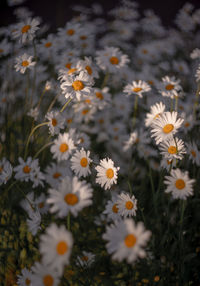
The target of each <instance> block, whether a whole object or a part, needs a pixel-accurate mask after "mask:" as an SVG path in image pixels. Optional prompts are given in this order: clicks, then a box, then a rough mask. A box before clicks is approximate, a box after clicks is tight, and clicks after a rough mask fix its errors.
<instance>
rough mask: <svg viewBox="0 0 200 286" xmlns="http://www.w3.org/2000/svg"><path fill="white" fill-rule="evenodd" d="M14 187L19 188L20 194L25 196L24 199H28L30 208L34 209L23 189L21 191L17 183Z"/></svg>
mask: <svg viewBox="0 0 200 286" xmlns="http://www.w3.org/2000/svg"><path fill="white" fill-rule="evenodd" d="M16 187H17V190H19V191H20V193H22V195H23V196H24V197H25V199H26V200H27V201H28V203H29V205H30V206H31V208H32V210H33V211H35V208H34V207H33V205H32V203H31V201H30V200H29V199H28V198H27V196H26V194H25V193H24V191H22V189H21V188H20V187H19V186H18V185H16Z"/></svg>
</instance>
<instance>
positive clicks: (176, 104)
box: [175, 96, 178, 111]
mask: <svg viewBox="0 0 200 286" xmlns="http://www.w3.org/2000/svg"><path fill="white" fill-rule="evenodd" d="M175 111H178V96H175Z"/></svg>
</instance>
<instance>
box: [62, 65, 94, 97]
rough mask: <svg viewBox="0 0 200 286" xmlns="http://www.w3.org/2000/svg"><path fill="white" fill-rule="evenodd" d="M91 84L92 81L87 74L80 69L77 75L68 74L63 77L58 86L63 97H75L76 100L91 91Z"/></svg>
mask: <svg viewBox="0 0 200 286" xmlns="http://www.w3.org/2000/svg"><path fill="white" fill-rule="evenodd" d="M70 71H71V70H70ZM68 73H69V72H68ZM92 85H93V81H92V80H91V79H90V78H89V76H88V74H87V73H86V72H84V71H81V72H80V73H79V74H78V75H77V74H71V75H70V74H69V75H68V76H65V77H63V79H62V83H61V86H60V87H61V89H62V93H63V94H64V96H65V98H72V99H73V98H77V100H80V99H81V97H82V96H84V95H85V96H87V95H89V94H90V93H91V89H92V88H91V86H92Z"/></svg>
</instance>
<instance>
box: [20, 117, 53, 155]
mask: <svg viewBox="0 0 200 286" xmlns="http://www.w3.org/2000/svg"><path fill="white" fill-rule="evenodd" d="M47 124H49V122H43V123H40V124H38V125H36V126H35V127H34V128H33V129H32V131H31V133H30V135H29V137H28V140H27V142H26V147H25V154H24V159H26V156H27V151H28V145H29V142H30V140H31V136H32V135H33V133H34V132H35V131H36V130H37V129H38V128H39V127H42V126H44V125H47Z"/></svg>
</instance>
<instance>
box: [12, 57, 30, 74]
mask: <svg viewBox="0 0 200 286" xmlns="http://www.w3.org/2000/svg"><path fill="white" fill-rule="evenodd" d="M32 59H33V56H29V55H27V54H23V55H22V56H19V57H17V58H16V64H15V69H16V71H20V73H25V71H26V70H27V69H32V68H33V66H34V65H35V62H33V61H32Z"/></svg>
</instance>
